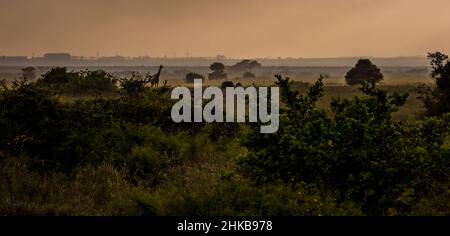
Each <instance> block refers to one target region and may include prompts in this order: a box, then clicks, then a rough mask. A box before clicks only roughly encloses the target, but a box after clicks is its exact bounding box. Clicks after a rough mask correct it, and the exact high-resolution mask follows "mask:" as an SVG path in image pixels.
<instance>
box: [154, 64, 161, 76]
mask: <svg viewBox="0 0 450 236" xmlns="http://www.w3.org/2000/svg"><path fill="white" fill-rule="evenodd" d="M161 69H162V67H159V70H158V73H156V75H155V77H156V78H159V75H160V74H161Z"/></svg>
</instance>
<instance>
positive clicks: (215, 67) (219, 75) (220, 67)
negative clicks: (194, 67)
mask: <svg viewBox="0 0 450 236" xmlns="http://www.w3.org/2000/svg"><path fill="white" fill-rule="evenodd" d="M209 69H210V70H212V71H213V72H212V73H210V74H209V75H208V79H226V78H227V74H226V73H225V72H224V71H225V65H224V64H222V63H220V62H214V63H213V64H211V66H210V67H209Z"/></svg>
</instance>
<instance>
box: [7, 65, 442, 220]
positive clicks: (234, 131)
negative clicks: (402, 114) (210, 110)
mask: <svg viewBox="0 0 450 236" xmlns="http://www.w3.org/2000/svg"><path fill="white" fill-rule="evenodd" d="M439 76H441V75H439ZM149 78H151V76H150V77H149V76H146V77H145V78H143V77H142V76H140V75H139V74H137V73H133V75H132V76H131V77H130V78H121V79H120V80H119V81H118V82H119V86H116V84H117V83H116V79H115V78H114V77H113V76H111V75H109V74H108V73H106V72H104V71H92V72H90V71H82V72H68V71H67V69H65V68H53V69H52V70H50V71H48V72H47V73H45V74H44V75H42V76H41V78H40V79H39V80H38V81H37V82H30V81H27V80H25V79H21V80H16V81H15V82H14V83H12V84H11V85H10V86H4V87H3V88H2V89H1V91H0V130H1V131H2V132H0V176H1V178H0V213H1V214H2V215H198V216H208V215H448V214H449V213H450V200H449V199H450V194H449V191H448V189H449V187H450V185H449V183H450V181H449V180H450V179H449V173H450V149H449V143H448V135H449V129H450V127H449V120H450V116H449V114H442V115H441V116H440V117H430V118H425V119H423V120H410V121H407V122H400V121H397V120H395V119H393V118H392V115H393V113H394V112H396V111H398V109H400V107H401V106H402V105H403V104H404V103H405V101H406V99H407V94H397V93H388V92H386V91H384V90H381V89H380V88H379V87H378V86H377V84H376V83H375V82H374V81H368V82H363V83H362V86H361V91H362V93H363V95H361V96H356V97H354V98H352V99H350V98H334V99H333V100H332V102H331V103H330V104H329V105H330V106H329V109H322V108H318V107H317V106H316V104H317V103H318V102H319V100H320V99H321V97H322V95H323V94H324V91H325V90H324V89H325V88H324V85H323V83H322V78H320V79H319V80H318V81H317V82H316V83H315V84H313V85H312V86H311V87H310V88H309V90H308V92H307V93H306V94H301V93H299V92H298V91H297V90H295V89H293V87H295V86H303V87H304V86H306V85H304V84H300V83H292V82H291V81H289V79H287V78H283V77H281V76H277V80H276V85H277V86H279V87H280V91H281V98H282V101H283V106H282V107H283V110H282V111H281V116H280V130H279V131H278V132H277V133H275V134H261V133H260V130H259V126H260V124H239V123H211V124H208V123H180V124H176V123H174V122H173V121H172V120H171V117H170V113H171V108H172V105H173V104H174V102H175V101H173V100H171V99H170V89H169V88H168V87H167V86H164V87H161V88H156V87H153V88H152V87H150V86H148V83H149ZM188 78H189V79H188ZM194 78H203V77H202V76H201V75H199V74H195V73H191V74H190V75H189V76H186V79H187V80H188V81H193V79H194ZM227 82H230V83H228V84H225V83H227ZM224 84H225V85H223V87H227V86H234V84H233V82H232V81H225V82H224ZM236 86H238V85H236ZM86 91H101V92H102V93H99V94H98V96H97V97H95V98H91V97H89V99H87V98H86V99H85V98H84V97H80V96H81V94H86ZM106 91H107V92H108V93H107V94H105V92H106ZM61 94H64V95H66V96H67V98H65V99H64V100H61V98H60V96H59V95H61ZM70 94H73V95H74V96H76V97H74V98H73V99H71V97H70Z"/></svg>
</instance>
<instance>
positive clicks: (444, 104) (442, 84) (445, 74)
mask: <svg viewBox="0 0 450 236" xmlns="http://www.w3.org/2000/svg"><path fill="white" fill-rule="evenodd" d="M428 59H429V60H430V64H431V68H432V71H431V74H430V76H431V78H432V79H433V80H434V82H435V84H436V86H435V88H429V87H426V86H425V85H422V87H421V88H420V90H421V91H420V92H421V93H422V97H421V99H422V100H423V102H424V104H425V107H426V108H427V115H429V116H437V115H442V114H445V113H447V112H450V61H449V60H448V56H447V55H445V54H443V53H440V52H436V53H429V54H428Z"/></svg>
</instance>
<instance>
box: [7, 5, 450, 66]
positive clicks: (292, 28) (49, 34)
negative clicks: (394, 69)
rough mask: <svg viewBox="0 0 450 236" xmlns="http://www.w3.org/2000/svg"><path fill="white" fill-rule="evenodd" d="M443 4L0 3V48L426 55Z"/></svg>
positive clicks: (446, 18)
mask: <svg viewBox="0 0 450 236" xmlns="http://www.w3.org/2000/svg"><path fill="white" fill-rule="evenodd" d="M448 9H450V1H448V0H340V1H336V0H319V1H317V0H258V1H255V0H215V1H210V0H192V1H183V0H76V1H75V0H38V1H30V0H0V39H1V43H0V55H26V56H31V55H33V54H34V55H42V54H44V53H45V52H68V53H70V54H72V55H85V56H98V55H100V56H114V55H116V54H122V55H127V56H132V57H136V56H145V55H149V56H154V57H163V56H164V55H165V56H167V57H174V55H176V56H177V57H185V56H186V55H187V54H189V57H204V56H215V55H226V56H227V57H230V58H262V57H271V58H277V57H283V58H286V57H292V58H298V57H302V58H324V57H327V58H329V57H351V56H361V57H362V56H365V57H367V56H372V57H395V56H410V55H426V53H427V52H431V51H443V52H449V51H450V44H449V43H448V42H449V41H450V27H449V23H448V22H450V14H448Z"/></svg>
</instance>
